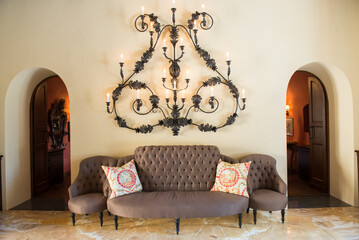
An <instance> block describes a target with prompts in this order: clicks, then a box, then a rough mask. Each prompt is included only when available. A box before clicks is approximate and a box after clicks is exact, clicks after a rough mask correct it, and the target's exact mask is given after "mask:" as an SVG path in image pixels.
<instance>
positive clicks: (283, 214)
mask: <svg viewBox="0 0 359 240" xmlns="http://www.w3.org/2000/svg"><path fill="white" fill-rule="evenodd" d="M281 214H282V223H284V220H285V219H284V216H285V209H282V210H281Z"/></svg>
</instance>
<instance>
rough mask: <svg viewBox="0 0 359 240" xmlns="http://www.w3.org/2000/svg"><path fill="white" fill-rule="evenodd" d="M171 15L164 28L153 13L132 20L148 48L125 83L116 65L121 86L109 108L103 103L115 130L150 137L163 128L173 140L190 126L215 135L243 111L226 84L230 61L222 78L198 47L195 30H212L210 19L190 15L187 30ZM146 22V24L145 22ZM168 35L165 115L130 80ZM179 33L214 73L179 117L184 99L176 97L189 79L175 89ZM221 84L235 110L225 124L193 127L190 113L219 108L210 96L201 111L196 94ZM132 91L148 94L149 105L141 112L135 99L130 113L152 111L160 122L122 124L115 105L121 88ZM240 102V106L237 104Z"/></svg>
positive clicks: (156, 99)
mask: <svg viewBox="0 0 359 240" xmlns="http://www.w3.org/2000/svg"><path fill="white" fill-rule="evenodd" d="M171 11H172V24H167V25H164V26H162V25H161V23H160V22H158V17H157V16H155V15H154V14H153V13H151V14H145V13H143V14H141V15H139V16H138V17H137V18H136V19H135V23H134V25H135V28H136V30H137V31H139V32H146V31H147V30H149V28H150V30H149V31H148V32H149V35H150V46H149V48H148V49H147V50H146V51H145V52H144V53H143V54H142V56H141V59H140V60H139V61H137V62H136V63H135V67H134V70H133V72H132V73H131V74H130V75H129V76H128V77H127V78H126V79H125V78H124V74H123V70H122V69H123V66H124V63H123V62H120V76H121V82H120V83H119V84H118V87H117V88H116V89H115V90H114V91H113V92H112V108H110V101H107V102H106V105H107V112H108V113H110V114H111V113H113V112H114V113H115V115H116V117H115V121H116V122H117V124H118V126H119V127H121V128H128V129H130V130H133V131H135V132H136V133H151V132H152V131H153V128H154V127H156V126H163V127H166V128H170V129H171V130H172V133H173V135H174V136H177V135H178V134H179V131H180V129H181V128H182V127H185V126H188V125H194V126H197V127H198V129H199V130H200V131H202V132H216V131H217V130H218V129H221V128H223V127H225V126H228V125H232V124H233V123H234V122H235V120H236V118H237V117H238V110H244V109H245V106H246V98H245V97H244V96H243V97H241V98H240V93H239V91H238V88H237V87H236V86H235V84H234V83H233V81H232V80H230V74H231V69H230V65H231V61H230V60H228V59H227V61H226V62H227V75H226V76H224V75H222V74H221V73H220V72H219V71H218V67H217V64H216V61H215V60H214V59H213V58H212V57H211V55H210V54H209V52H208V51H206V50H205V49H203V48H201V47H200V45H199V44H198V28H200V29H202V30H209V29H211V28H212V26H213V23H214V21H213V18H212V16H211V15H210V14H208V13H207V12H197V11H196V12H195V13H193V14H192V15H191V18H190V19H189V20H188V21H187V23H188V24H187V27H186V26H184V25H181V24H176V16H175V13H176V8H171ZM146 19H148V20H147V22H146ZM197 22H198V23H199V27H197ZM165 31H169V33H170V34H169V38H170V44H171V45H172V48H173V53H172V57H170V56H169V55H168V53H167V50H168V48H167V47H166V46H163V47H162V50H163V55H164V58H166V59H167V60H168V61H169V62H170V67H169V71H168V72H169V74H170V76H171V80H170V84H169V86H168V85H167V83H166V76H163V78H162V82H163V87H164V88H165V89H167V90H166V91H167V93H166V99H165V101H166V105H165V107H167V109H169V113H168V112H166V111H165V109H164V107H161V106H160V105H159V103H160V98H159V97H158V96H157V95H155V94H154V92H153V91H152V89H151V88H150V87H149V86H148V85H147V84H146V83H143V82H140V81H138V80H132V78H133V77H134V76H135V75H136V74H138V73H139V72H141V71H142V70H144V69H145V65H146V63H148V62H149V61H150V59H151V58H152V56H153V53H154V51H155V48H156V46H157V44H158V41H159V39H160V37H161V35H162V34H163V33H164V32H165ZM180 31H183V32H184V33H185V34H187V35H188V37H189V39H190V40H191V42H192V44H193V47H194V49H195V50H196V52H197V53H198V55H199V56H200V57H201V58H202V59H203V60H204V62H205V64H206V66H207V67H208V68H209V69H211V70H212V71H214V72H215V73H216V74H217V76H216V77H212V78H209V79H208V80H207V81H204V82H202V84H201V85H200V86H199V87H198V88H197V90H196V92H195V94H194V95H193V96H192V97H191V102H192V105H191V106H189V107H188V109H187V110H186V111H185V112H184V113H182V110H183V109H184V106H185V98H184V95H183V97H182V98H181V101H179V99H178V94H179V92H181V91H184V90H186V89H187V88H188V86H189V82H190V79H189V77H188V76H187V78H185V82H186V85H185V87H183V88H179V76H180V74H181V68H180V65H179V62H180V60H181V58H182V57H183V56H184V48H185V46H184V45H183V44H182V40H181V45H180V46H179V49H180V50H181V52H180V54H179V56H176V45H177V44H178V38H179V32H180ZM220 84H223V85H225V86H226V87H227V88H228V89H229V92H230V94H231V95H232V97H233V98H234V101H235V110H234V112H233V113H232V114H231V115H230V116H228V117H227V120H226V122H225V123H223V124H221V125H219V126H213V125H211V124H209V123H196V122H195V121H193V120H192V119H191V118H188V116H189V114H190V112H191V111H194V112H198V111H200V112H203V113H207V114H210V113H214V112H215V111H217V109H218V107H219V100H218V99H217V98H216V97H215V96H214V95H213V94H211V96H210V97H209V99H208V104H209V106H210V109H211V110H209V111H207V110H205V109H203V108H202V107H201V103H202V100H203V98H202V96H201V95H200V90H201V89H202V88H207V87H211V88H213V87H215V86H216V85H220ZM127 87H128V88H129V89H133V90H137V91H139V90H140V89H143V90H147V91H150V93H151V94H150V97H149V102H150V103H151V108H150V109H149V110H148V111H147V112H141V108H142V106H143V102H142V100H141V99H140V98H139V96H138V97H137V99H136V100H135V101H133V104H132V110H133V111H134V112H135V113H137V114H139V115H147V114H150V113H151V112H154V111H156V110H159V111H160V112H161V114H162V116H163V119H160V120H159V121H158V123H157V124H152V125H151V124H145V125H142V126H139V127H130V126H128V125H127V123H126V120H125V119H124V118H122V117H120V115H119V113H118V112H117V110H116V102H117V101H118V100H119V97H120V95H121V93H122V90H123V89H125V88H127ZM168 91H170V92H172V93H173V98H172V101H173V104H172V105H171V104H170V98H169V97H168ZM240 99H241V103H240Z"/></svg>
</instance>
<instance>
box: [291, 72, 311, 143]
mask: <svg viewBox="0 0 359 240" xmlns="http://www.w3.org/2000/svg"><path fill="white" fill-rule="evenodd" d="M309 76H311V75H310V74H309V73H306V72H300V71H298V72H295V73H294V74H293V76H292V77H291V79H290V81H289V85H288V89H287V101H286V102H287V103H286V104H287V105H289V116H288V118H293V119H294V135H293V136H287V140H288V141H296V142H297V143H298V145H309V133H308V132H304V119H303V108H304V107H305V105H307V104H309V96H308V77H309Z"/></svg>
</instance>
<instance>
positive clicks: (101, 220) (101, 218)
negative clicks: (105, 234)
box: [99, 212, 103, 227]
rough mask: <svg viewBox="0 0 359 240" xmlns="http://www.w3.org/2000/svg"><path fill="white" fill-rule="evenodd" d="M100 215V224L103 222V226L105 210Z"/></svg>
mask: <svg viewBox="0 0 359 240" xmlns="http://www.w3.org/2000/svg"><path fill="white" fill-rule="evenodd" d="M99 217H100V224H101V227H102V225H103V212H100V214H99Z"/></svg>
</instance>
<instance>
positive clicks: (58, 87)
mask: <svg viewBox="0 0 359 240" xmlns="http://www.w3.org/2000/svg"><path fill="white" fill-rule="evenodd" d="M46 82H47V108H48V109H50V107H51V103H54V102H55V101H56V102H58V101H59V100H60V99H65V109H64V111H65V112H66V113H67V121H70V100H69V94H68V92H67V88H66V86H65V84H64V82H63V81H62V80H61V78H60V77H58V76H54V77H51V78H49V79H47V80H46ZM66 131H68V129H67V127H66ZM64 144H66V145H65V147H64V148H65V150H64V173H69V172H70V169H71V167H70V143H69V142H68V137H67V136H65V137H64ZM48 149H51V140H49V144H48Z"/></svg>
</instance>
